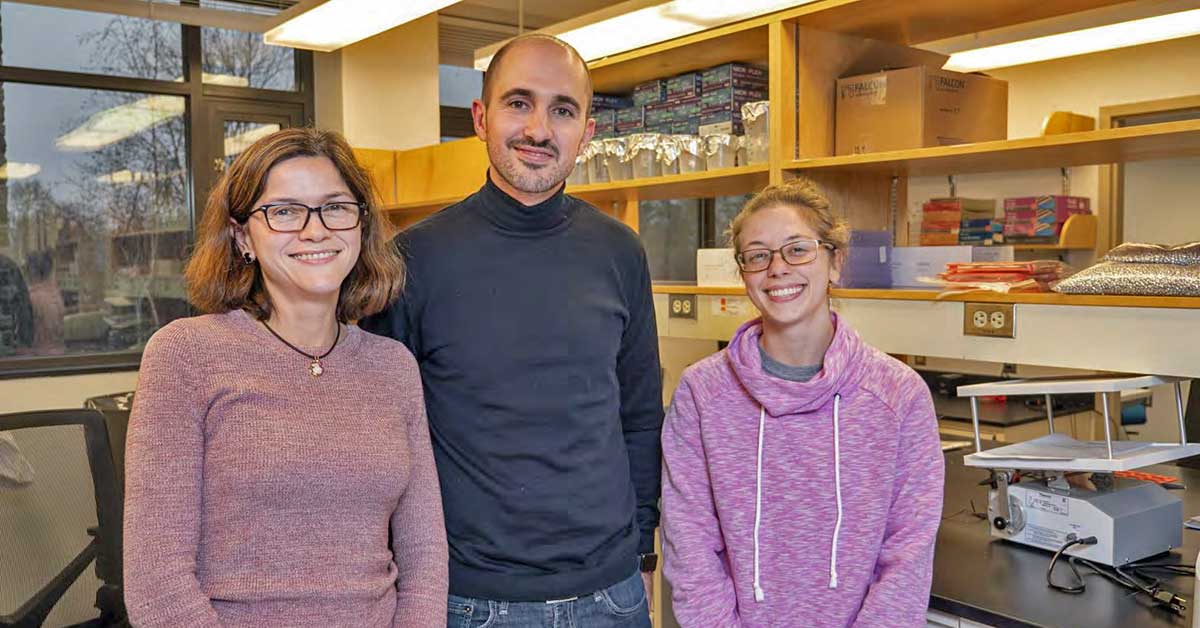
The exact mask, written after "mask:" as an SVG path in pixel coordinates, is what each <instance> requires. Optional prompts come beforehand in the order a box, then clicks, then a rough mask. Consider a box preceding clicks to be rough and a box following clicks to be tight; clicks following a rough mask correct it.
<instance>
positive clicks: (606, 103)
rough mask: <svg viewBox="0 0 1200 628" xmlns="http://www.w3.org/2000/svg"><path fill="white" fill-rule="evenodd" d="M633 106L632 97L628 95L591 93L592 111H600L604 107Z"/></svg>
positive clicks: (623, 107)
mask: <svg viewBox="0 0 1200 628" xmlns="http://www.w3.org/2000/svg"><path fill="white" fill-rule="evenodd" d="M632 106H633V99H632V98H630V97H629V96H617V95H616V94H592V111H593V112H595V111H602V110H605V109H625V108H626V107H632Z"/></svg>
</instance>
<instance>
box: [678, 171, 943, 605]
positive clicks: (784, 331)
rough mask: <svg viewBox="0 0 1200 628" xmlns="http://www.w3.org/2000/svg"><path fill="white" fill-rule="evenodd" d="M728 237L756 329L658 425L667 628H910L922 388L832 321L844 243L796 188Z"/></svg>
mask: <svg viewBox="0 0 1200 628" xmlns="http://www.w3.org/2000/svg"><path fill="white" fill-rule="evenodd" d="M730 231H731V236H732V241H733V245H734V247H735V250H736V254H737V260H738V265H739V267H740V268H741V273H742V278H743V280H744V281H745V284H746V293H747V295H748V296H749V297H750V300H751V302H753V303H754V305H755V307H757V308H758V310H759V312H760V313H761V315H762V316H761V318H759V319H756V320H753V321H750V322H748V323H746V324H745V325H742V327H741V328H740V329H738V331H737V333H736V334H735V335H734V337H733V339H732V340H731V341H730V343H729V346H728V347H727V348H726V349H725V350H723V351H721V352H719V353H716V354H714V355H712V356H709V357H708V358H705V359H704V360H702V361H700V362H698V363H696V364H694V365H692V366H691V367H690V368H688V369H687V371H686V372H685V373H684V375H683V378H682V380H681V381H680V384H679V387H678V388H677V389H676V390H675V396H674V399H673V401H672V403H671V408H670V410H669V411H668V413H667V418H666V422H665V424H664V426H663V435H662V440H663V457H664V467H663V491H662V492H663V495H662V501H663V526H664V555H665V556H664V557H665V566H664V568H665V574H666V577H667V579H668V580H669V581H670V583H671V587H672V601H673V602H674V611H675V616H676V618H677V619H678V621H679V623H680V625H681V626H683V627H684V628H691V627H693V626H697V627H698V626H703V627H705V628H716V627H737V626H746V627H752V626H806V627H807V626H813V627H817V626H880V627H887V628H897V627H902V626H924V625H925V609H926V607H927V606H928V604H929V586H930V580H931V577H932V566H933V547H934V540H935V537H936V534H937V528H938V523H939V522H940V520H941V513H942V482H943V474H944V465H943V459H942V452H941V447H940V446H939V439H938V433H937V420H936V417H935V415H934V411H933V400H932V398H931V397H930V394H929V389H928V388H927V387H926V385H925V383H924V382H923V381H922V380H921V378H920V377H919V376H918V375H917V374H916V373H915V372H913V370H912V369H910V368H908V367H907V366H905V365H904V364H902V363H901V362H899V361H897V360H895V359H893V358H891V357H889V356H887V355H885V354H884V353H882V352H880V351H879V350H877V349H875V348H873V347H871V346H869V345H867V344H866V343H864V342H863V341H862V339H861V338H859V336H858V334H856V333H855V332H854V330H853V329H851V328H850V326H849V325H848V324H847V323H846V322H845V321H844V320H842V319H840V318H838V316H837V315H835V314H834V313H832V312H831V311H830V308H829V287H830V286H831V285H835V284H836V283H837V281H838V277H839V275H840V273H841V268H842V263H843V260H844V259H845V251H846V246H847V240H848V236H849V234H848V228H847V226H846V223H845V222H844V221H842V220H841V219H839V218H837V217H836V216H835V215H834V213H833V212H832V211H831V209H830V207H829V202H828V201H827V200H826V199H825V198H823V197H822V196H821V195H820V194H819V193H818V192H817V191H816V190H815V188H814V187H813V186H812V185H811V184H810V183H807V182H804V181H792V182H789V183H785V184H782V185H775V186H771V187H768V188H767V189H765V190H763V191H762V192H761V193H760V194H758V195H757V196H755V197H754V198H753V199H751V200H750V201H749V202H748V203H747V204H746V206H745V207H744V208H742V210H741V212H740V213H739V214H738V215H737V217H736V218H734V220H733V224H732V225H731V227H730ZM904 324H908V323H906V322H904V321H897V325H904Z"/></svg>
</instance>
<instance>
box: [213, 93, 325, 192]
mask: <svg viewBox="0 0 1200 628" xmlns="http://www.w3.org/2000/svg"><path fill="white" fill-rule="evenodd" d="M210 100H213V99H210ZM303 123H304V109H303V107H301V106H300V105H294V104H287V103H280V104H277V105H276V104H272V105H263V104H262V103H247V102H239V101H235V100H219V101H215V102H213V103H212V104H211V105H210V106H209V107H208V125H207V128H208V141H207V143H206V150H205V151H204V153H205V154H206V155H207V158H206V160H205V162H204V167H202V168H197V169H196V184H197V189H198V190H200V191H201V192H202V193H201V195H200V198H199V199H198V200H199V207H201V208H203V207H204V201H205V200H206V199H207V197H208V191H209V190H211V189H212V186H213V184H214V183H216V181H217V177H218V176H220V174H221V173H222V172H224V171H225V169H226V168H228V167H229V164H231V163H233V160H234V159H235V158H237V156H238V155H240V154H242V152H244V151H245V150H246V149H247V148H249V147H250V145H251V144H253V143H254V142H255V141H256V140H258V139H260V138H263V137H266V136H268V135H270V134H272V133H274V132H275V131H278V130H280V129H285V128H288V127H293V126H300V125H302V124H303Z"/></svg>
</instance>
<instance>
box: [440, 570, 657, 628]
mask: <svg viewBox="0 0 1200 628" xmlns="http://www.w3.org/2000/svg"><path fill="white" fill-rule="evenodd" d="M448 610H449V613H448V615H447V620H446V621H447V624H446V625H447V628H610V627H612V628H650V612H649V608H648V606H647V603H646V587H645V585H643V584H642V575H641V574H640V573H634V574H633V575H632V576H630V577H628V578H626V579H624V580H622V581H621V582H618V583H616V584H614V585H612V586H611V587H608V588H607V589H601V590H599V591H596V592H595V593H591V594H589V595H581V596H579V597H577V598H573V599H570V600H563V601H556V602H498V601H495V600H480V599H476V598H469V597H459V596H457V595H451V596H450V599H449V603H448Z"/></svg>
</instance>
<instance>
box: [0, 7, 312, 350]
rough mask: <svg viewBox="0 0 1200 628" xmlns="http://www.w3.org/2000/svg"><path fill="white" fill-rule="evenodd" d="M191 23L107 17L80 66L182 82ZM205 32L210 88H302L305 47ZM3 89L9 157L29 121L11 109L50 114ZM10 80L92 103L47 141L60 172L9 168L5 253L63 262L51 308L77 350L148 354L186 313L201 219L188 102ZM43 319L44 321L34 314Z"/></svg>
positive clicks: (1, 229)
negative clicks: (147, 346)
mask: <svg viewBox="0 0 1200 628" xmlns="http://www.w3.org/2000/svg"><path fill="white" fill-rule="evenodd" d="M182 32H183V31H182V27H181V26H180V25H178V24H173V23H166V22H156V21H153V20H145V19H139V18H130V17H112V18H111V19H105V20H104V21H103V22H102V23H101V25H100V26H99V27H97V28H93V29H90V30H87V31H86V32H84V33H83V34H82V35H79V36H78V37H77V39H78V41H77V44H78V45H79V46H80V47H81V48H83V49H86V50H88V51H89V55H88V57H87V60H86V63H85V66H84V67H82V68H81V71H86V72H88V73H93V74H100V75H109V76H132V77H141V78H153V79H159V80H168V81H182V80H184V68H183V65H184V64H183V63H182V59H183V55H182V52H181V50H182V48H181V46H182V43H181V39H182ZM200 32H201V45H202V51H203V52H202V67H203V72H204V76H203V79H202V80H204V81H205V82H206V83H210V84H221V85H228V86H235V87H253V88H259V89H278V90H294V89H296V86H297V81H296V61H295V52H294V51H292V50H290V49H286V48H279V47H275V46H268V45H266V44H264V43H263V42H262V37H261V35H258V34H253V33H245V32H240V31H234V30H225V29H215V28H202V29H200ZM2 44H3V41H2V40H0V50H2V49H3V46H2ZM5 87H6V86H5V85H3V84H0V155H3V156H4V157H5V158H8V157H9V155H7V143H6V139H7V138H8V135H6V126H5V125H6V124H7V125H9V126H11V125H12V124H21V122H20V121H19V120H16V119H13V118H12V115H18V116H19V117H28V116H36V115H38V113H37V112H36V111H29V110H28V107H26V110H25V111H23V112H19V113H18V112H16V110H10V111H8V112H6V111H5V109H4V107H5V104H4V103H5V99H4V91H3V90H4V89H5ZM7 87H8V89H9V90H42V91H41V92H39V94H41V93H46V94H47V97H48V98H52V99H53V98H55V96H54V95H55V94H64V95H65V94H68V93H69V94H70V95H71V96H70V97H71V99H78V100H79V102H80V103H81V104H80V106H79V109H78V113H77V114H76V115H74V116H67V117H65V118H62V119H60V122H59V129H58V132H57V135H56V136H55V137H50V138H46V140H45V141H48V142H49V143H51V144H52V145H53V147H54V157H52V158H51V159H52V161H54V162H56V163H54V164H53V172H52V173H47V172H43V173H42V176H41V177H34V178H30V179H25V180H10V179H7V178H5V177H0V253H2V252H7V253H8V254H9V255H10V256H11V257H12V259H13V261H14V263H15V264H16V265H19V266H22V271H23V272H24V273H25V274H29V272H30V271H31V270H33V268H32V266H30V267H29V268H24V266H26V265H28V264H31V262H29V261H27V260H33V259H36V260H38V264H39V268H41V266H44V265H45V264H46V263H47V260H49V263H51V264H52V269H51V271H50V274H51V275H52V277H53V279H54V280H55V281H56V282H57V283H56V284H55V285H56V288H55V290H54V292H56V293H59V294H61V299H62V304H61V305H59V306H58V307H57V309H55V308H48V309H45V311H47V312H56V313H57V316H59V317H61V318H63V319H64V321H62V322H61V323H60V324H58V325H57V326H56V327H55V329H60V330H64V331H60V332H58V333H59V334H60V335H63V334H65V339H63V341H64V342H65V347H66V352H67V353H81V352H84V353H86V352H94V351H105V350H129V349H139V348H140V347H141V346H142V345H143V344H144V343H145V341H146V340H148V339H149V336H150V335H151V334H152V333H153V332H154V331H155V330H156V329H157V328H159V327H160V326H162V325H164V324H166V323H167V322H169V321H170V320H172V319H174V318H177V317H179V316H184V315H186V314H187V313H188V306H187V302H186V296H185V292H186V291H185V289H184V284H183V276H182V270H183V265H184V261H185V259H186V256H187V254H188V252H189V250H190V246H191V243H192V223H193V220H192V211H193V209H192V206H191V202H190V199H191V195H192V194H191V193H192V190H191V188H190V186H191V176H190V173H189V171H188V167H189V165H188V154H189V153H188V145H189V139H190V140H191V141H198V140H197V138H195V137H193V138H189V128H188V125H187V118H186V107H185V103H186V99H184V98H183V97H180V96H169V95H162V94H146V93H133V92H125V91H106V90H83V89H77V88H70V87H42V86H31V85H20V84H9V85H7ZM26 93H29V92H28V91H27V92H26ZM80 94H83V96H82V98H80V96H79V95H80ZM27 100H29V99H27ZM6 113H8V114H10V115H9V116H7V117H8V119H7V120H6ZM60 115H61V114H60ZM235 131H236V129H235ZM226 133H227V134H228V133H229V130H228V129H227V130H226ZM39 141H40V140H39ZM47 174H51V176H50V177H49V178H47V177H46V176H45V175H47ZM36 309H37V308H36V307H35V310H36ZM0 318H3V316H0ZM33 318H34V319H35V321H34V324H35V326H36V323H37V321H36V319H37V314H36V312H35V314H34V315H33ZM0 323H3V321H0ZM2 326H3V325H2V324H0V327H2ZM12 326H13V325H10V327H12ZM10 336H11V334H10ZM60 344H63V343H61V342H60ZM3 353H4V352H3V351H0V355H2V354H3ZM9 353H11V352H9ZM34 353H35V354H37V351H36V350H35V351H34Z"/></svg>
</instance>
